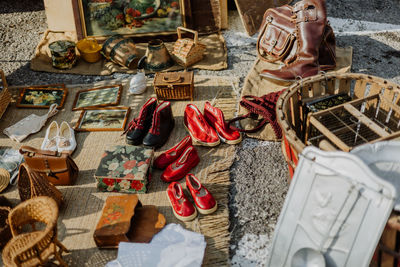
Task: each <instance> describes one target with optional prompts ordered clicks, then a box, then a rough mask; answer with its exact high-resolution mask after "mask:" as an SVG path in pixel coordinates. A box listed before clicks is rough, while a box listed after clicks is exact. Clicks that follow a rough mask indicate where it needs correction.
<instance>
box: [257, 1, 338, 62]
mask: <svg viewBox="0 0 400 267" xmlns="http://www.w3.org/2000/svg"><path fill="white" fill-rule="evenodd" d="M294 13H295V10H294V8H293V7H292V6H289V5H284V6H281V7H276V8H269V9H267V10H266V11H265V13H264V17H263V20H262V24H261V26H260V30H259V35H258V40H257V54H258V57H259V58H260V59H261V60H263V61H267V62H276V61H278V60H280V61H282V62H283V63H285V64H286V65H288V64H290V63H291V62H293V61H294V60H295V59H296V54H297V42H298V36H297V34H296V19H299V18H294V17H293V15H294ZM300 19H303V20H304V21H311V20H313V19H314V18H312V17H305V18H300ZM335 47H336V40H335V35H334V33H333V30H332V28H331V26H329V25H328V24H327V25H326V26H325V30H324V34H323V40H322V43H321V45H320V47H319V58H318V61H319V65H320V66H321V67H322V68H323V66H335V65H336V51H335Z"/></svg>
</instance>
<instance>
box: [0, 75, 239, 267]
mask: <svg viewBox="0 0 400 267" xmlns="http://www.w3.org/2000/svg"><path fill="white" fill-rule="evenodd" d="M109 83H110V82H107V81H105V82H104V81H103V82H101V83H97V84H96V86H100V85H106V84H109ZM150 84H151V81H149V87H148V88H147V91H146V93H145V94H144V95H140V96H127V94H126V92H127V90H126V88H124V91H123V95H122V98H121V104H122V105H125V106H130V107H131V108H132V111H131V114H130V119H132V118H133V117H134V116H137V115H138V113H139V109H140V107H141V106H142V105H143V104H144V102H145V101H146V100H147V99H148V98H149V97H150V96H152V95H153V91H152V88H151V87H150ZM237 86H238V80H237V79H231V78H229V77H226V78H224V77H214V76H197V77H195V101H193V103H194V104H196V105H197V106H198V107H199V109H200V110H203V106H204V103H205V101H206V100H209V101H213V99H214V98H215V99H214V104H215V106H217V107H218V108H221V109H222V110H223V112H224V114H225V116H226V117H227V118H228V119H229V118H232V117H233V115H234V111H235V105H236V97H237V95H236V93H235V91H234V90H232V88H233V87H236V88H237ZM68 87H69V95H68V97H67V100H66V103H65V106H64V108H63V109H62V110H60V112H59V113H58V114H57V115H55V116H54V120H56V121H57V122H58V123H59V124H60V123H61V122H62V121H64V120H65V121H67V122H69V123H72V125H74V124H73V123H74V122H75V121H76V120H77V119H78V117H79V112H72V111H71V108H72V103H73V100H74V97H75V92H76V91H77V90H76V88H77V87H78V86H72V87H71V86H68ZM79 87H82V88H83V86H79ZM86 87H87V86H86ZM13 93H14V94H13V95H14V97H15V93H16V92H15V91H14V92H13ZM188 103H189V102H187V101H173V102H172V112H173V114H174V118H175V128H174V130H173V132H172V134H171V136H170V137H169V140H168V142H167V143H166V144H165V145H164V146H163V147H162V148H161V149H160V150H158V151H157V152H156V156H157V155H159V154H160V153H161V152H162V151H165V150H167V149H168V148H170V147H172V146H173V145H174V144H176V143H177V142H178V141H180V140H181V139H182V138H183V137H185V136H186V135H187V132H186V131H185V129H184V127H183V111H184V108H185V106H186V104H188ZM46 112H47V110H39V109H17V108H16V107H15V103H12V104H11V105H10V106H9V108H8V109H7V111H6V113H5V114H4V115H3V118H2V120H1V122H0V130H1V132H2V131H3V129H4V128H6V127H8V126H9V125H11V124H14V123H15V122H17V121H19V120H20V119H22V118H23V117H25V116H27V115H28V114H31V113H34V114H38V115H43V114H45V113H46ZM49 124H50V121H49V122H47V124H46V126H45V127H44V128H43V129H42V130H41V131H40V132H39V133H36V134H33V135H31V136H30V137H28V138H27V139H26V140H25V142H24V144H27V145H31V146H34V147H40V145H41V143H42V141H43V138H44V135H45V131H46V128H47V127H48V126H49ZM120 135H121V132H90V133H84V132H79V133H76V139H77V143H78V147H77V149H76V151H75V152H74V154H73V158H74V160H75V161H76V163H77V165H78V167H79V169H80V173H79V177H78V181H77V183H76V184H75V185H73V186H60V187H58V188H59V189H60V191H61V192H62V194H63V195H64V198H65V206H64V207H63V208H62V209H61V211H60V219H59V221H58V228H59V234H58V236H59V239H60V240H61V242H62V243H63V244H64V245H65V246H66V247H67V248H68V249H70V251H71V253H70V254H67V255H66V256H65V257H64V258H65V259H66V260H67V262H68V263H69V265H70V266H104V264H105V263H106V262H107V261H109V260H112V259H115V258H116V255H117V250H99V249H97V247H96V245H95V243H94V240H93V232H94V230H95V227H96V224H97V221H98V219H99V217H100V213H101V210H102V207H103V204H104V201H105V199H106V198H107V197H108V196H111V195H118V193H104V192H99V191H98V190H97V188H96V182H95V179H94V178H93V176H94V173H95V169H96V168H97V166H98V164H99V162H100V156H101V155H102V153H103V151H104V150H105V149H106V148H108V147H110V146H112V145H118V144H125V139H124V137H121V136H120ZM0 146H2V147H4V146H7V147H13V148H15V149H18V148H19V147H20V144H18V143H16V142H14V141H11V140H10V139H8V138H7V137H6V136H5V135H3V134H2V135H1V138H0ZM196 148H197V150H198V152H199V156H200V159H201V161H200V164H199V165H197V166H196V167H195V168H194V169H192V171H191V172H192V173H194V174H195V175H196V177H198V178H199V179H200V180H201V182H202V183H203V184H204V185H205V186H206V187H207V188H208V189H209V190H210V191H211V192H212V194H213V195H214V197H215V198H216V200H217V202H218V209H217V211H216V212H215V213H213V214H211V215H207V216H204V215H200V216H198V217H197V218H196V219H195V220H194V221H192V222H189V223H182V222H180V221H178V220H177V219H176V218H175V217H174V215H173V213H172V209H171V207H170V204H169V202H168V199H167V196H166V193H165V190H166V188H167V186H168V185H167V184H166V183H164V182H162V181H161V180H160V179H159V177H160V175H161V171H156V170H155V171H154V172H153V178H152V181H151V185H150V188H149V192H148V193H147V194H139V195H138V196H139V199H140V201H141V202H142V203H143V204H144V205H146V204H147V205H150V204H151V205H157V207H158V209H159V211H160V212H161V213H163V214H164V215H165V217H166V219H167V223H181V224H182V225H184V227H185V228H187V229H190V230H192V231H195V232H199V233H202V234H203V235H205V237H206V242H207V248H206V253H205V258H204V261H203V263H204V265H210V266H211V265H212V266H225V265H227V262H228V259H229V247H228V246H229V239H230V237H229V231H228V227H229V211H228V193H229V185H230V179H229V168H230V166H231V165H232V163H233V160H234V151H235V147H234V146H229V145H226V144H222V145H219V146H218V147H216V148H205V147H198V146H196ZM181 183H182V186H183V187H185V183H184V180H181ZM5 196H6V197H7V198H9V199H12V200H13V202H14V203H16V202H19V197H18V190H16V187H11V188H10V187H9V188H8V189H7V191H6V193H5ZM0 265H1V264H0Z"/></svg>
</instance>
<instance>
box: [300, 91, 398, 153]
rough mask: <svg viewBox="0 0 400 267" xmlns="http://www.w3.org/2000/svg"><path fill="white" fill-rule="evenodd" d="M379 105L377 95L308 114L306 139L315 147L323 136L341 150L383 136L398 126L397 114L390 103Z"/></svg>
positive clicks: (347, 149)
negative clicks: (308, 125) (308, 127)
mask: <svg viewBox="0 0 400 267" xmlns="http://www.w3.org/2000/svg"><path fill="white" fill-rule="evenodd" d="M385 107H386V109H383V108H382V101H381V97H380V96H379V95H374V96H371V97H368V98H365V99H363V100H355V101H351V102H349V103H347V104H343V105H340V106H337V107H334V108H331V109H328V110H325V111H321V112H317V113H314V114H312V115H311V116H310V129H309V134H308V136H307V137H306V139H307V140H306V141H307V142H308V143H311V144H313V145H315V146H318V144H319V142H320V141H321V140H323V139H328V140H330V141H331V142H332V143H333V144H334V145H335V146H337V147H338V148H340V149H341V150H344V151H350V150H351V149H352V148H353V147H355V146H358V145H361V144H365V143H369V142H373V141H376V140H383V139H387V138H388V137H389V136H390V135H393V134H394V133H396V132H398V131H399V129H400V114H399V113H398V110H394V109H393V108H392V107H391V106H390V104H387V102H386V103H385Z"/></svg>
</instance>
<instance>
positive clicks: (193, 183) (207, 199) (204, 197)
mask: <svg viewBox="0 0 400 267" xmlns="http://www.w3.org/2000/svg"><path fill="white" fill-rule="evenodd" d="M186 187H187V189H188V190H189V192H190V195H191V196H192V198H193V200H194V205H193V204H192V202H190V201H189V199H188V197H187V196H186V194H185V193H184V192H183V188H182V186H181V184H180V183H178V182H172V183H171V184H170V185H169V186H168V188H167V196H168V200H169V202H170V203H171V206H172V211H173V212H174V215H175V217H176V218H178V219H179V220H181V221H184V222H187V221H191V220H193V219H194V218H196V216H197V211H199V212H200V213H201V214H203V215H207V214H211V213H213V212H214V211H216V210H217V202H216V201H215V199H214V197H213V196H212V195H211V193H210V192H209V191H208V190H207V188H205V187H204V186H203V185H202V184H201V183H200V181H199V179H198V178H196V177H195V176H194V175H193V174H188V175H186Z"/></svg>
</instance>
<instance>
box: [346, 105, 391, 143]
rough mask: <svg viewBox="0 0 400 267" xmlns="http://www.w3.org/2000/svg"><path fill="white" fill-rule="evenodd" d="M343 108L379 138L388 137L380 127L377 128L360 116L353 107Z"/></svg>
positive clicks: (373, 123) (369, 120) (374, 124)
mask: <svg viewBox="0 0 400 267" xmlns="http://www.w3.org/2000/svg"><path fill="white" fill-rule="evenodd" d="M344 108H345V109H346V110H347V111H348V112H349V113H350V114H351V115H353V116H354V117H356V118H357V119H358V120H359V121H361V122H362V123H363V124H365V126H367V127H368V128H370V129H371V130H372V131H374V132H375V133H377V134H378V135H379V136H381V137H386V136H388V135H389V133H388V132H386V131H385V130H384V129H382V127H380V126H378V125H377V124H376V123H375V122H373V121H372V120H371V119H370V118H368V117H367V116H365V115H364V114H362V113H361V112H360V111H359V110H358V109H356V108H355V107H353V106H352V105H350V104H348V103H347V104H344Z"/></svg>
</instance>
